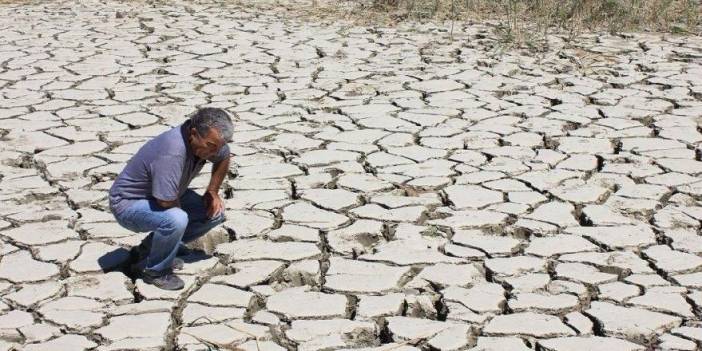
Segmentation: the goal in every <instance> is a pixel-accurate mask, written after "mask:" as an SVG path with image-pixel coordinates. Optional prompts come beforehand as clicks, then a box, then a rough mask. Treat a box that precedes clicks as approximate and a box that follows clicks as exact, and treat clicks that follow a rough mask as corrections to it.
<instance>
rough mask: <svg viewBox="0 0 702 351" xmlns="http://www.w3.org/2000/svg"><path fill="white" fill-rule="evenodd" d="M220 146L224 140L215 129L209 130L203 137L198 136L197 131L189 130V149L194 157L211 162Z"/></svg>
mask: <svg viewBox="0 0 702 351" xmlns="http://www.w3.org/2000/svg"><path fill="white" fill-rule="evenodd" d="M222 146H224V139H222V136H221V135H220V134H219V132H218V131H217V130H216V129H213V128H210V129H209V130H208V131H207V133H205V135H200V133H198V132H197V129H195V128H190V147H191V148H192V150H193V153H194V154H195V156H197V157H199V158H201V159H205V160H211V159H212V158H213V157H214V156H215V155H217V153H218V152H219V149H221V148H222Z"/></svg>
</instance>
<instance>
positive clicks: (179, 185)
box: [110, 120, 229, 213]
mask: <svg viewBox="0 0 702 351" xmlns="http://www.w3.org/2000/svg"><path fill="white" fill-rule="evenodd" d="M189 129H190V121H189V120H188V121H186V122H185V123H183V124H181V125H180V126H178V127H175V128H172V129H170V130H168V131H166V132H163V133H162V134H161V135H159V136H157V137H155V138H153V139H151V140H149V141H148V142H147V143H146V144H144V145H142V147H141V148H140V149H139V151H137V153H136V154H135V155H134V156H133V157H132V158H131V159H130V160H129V162H128V163H127V165H126V166H125V167H124V169H123V170H122V172H121V173H120V174H119V176H117V179H115V182H114V183H113V184H112V187H111V188H110V209H111V210H112V212H113V213H119V212H121V211H124V209H126V208H127V207H129V206H130V205H131V204H133V203H134V202H135V201H137V200H141V199H148V200H154V199H159V200H162V201H173V200H176V199H178V198H180V197H181V196H182V195H183V194H184V193H185V191H186V190H187V189H188V185H189V184H190V182H191V181H192V180H193V178H195V176H197V175H198V173H200V170H202V166H204V165H205V160H203V159H200V158H198V157H197V156H195V155H194V154H193V152H192V150H191V149H190V144H189V143H188V138H187V131H188V130H189ZM227 156H229V146H227V145H226V144H225V145H224V146H223V147H222V148H221V149H220V150H219V153H218V154H217V156H215V157H214V159H213V160H212V162H214V163H216V162H219V161H221V160H223V159H224V158H226V157H227Z"/></svg>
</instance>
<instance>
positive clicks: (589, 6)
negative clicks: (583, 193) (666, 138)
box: [316, 0, 702, 46]
mask: <svg viewBox="0 0 702 351" xmlns="http://www.w3.org/2000/svg"><path fill="white" fill-rule="evenodd" d="M322 2H323V0H322V1H319V2H316V3H317V5H318V6H319V8H318V10H322V11H320V12H322V13H324V14H326V16H342V17H345V18H347V19H353V20H356V21H361V22H365V23H367V24H370V23H375V24H378V23H382V24H385V25H393V24H396V23H399V22H401V21H404V20H432V21H446V20H448V21H494V23H495V30H496V32H497V33H498V34H499V35H500V38H501V39H502V40H503V41H504V42H505V43H512V44H518V45H525V46H531V45H534V44H535V43H540V42H542V41H543V38H545V36H546V35H547V34H549V33H556V32H557V33H560V34H563V35H564V37H565V38H566V39H573V38H575V37H577V35H578V34H581V33H584V32H588V31H608V32H610V33H620V32H624V31H655V32H669V33H675V34H700V22H701V20H702V5H701V1H700V0H367V1H358V0H345V1H341V2H337V3H335V5H331V6H324V5H320V4H321V3H322ZM331 7H333V8H331Z"/></svg>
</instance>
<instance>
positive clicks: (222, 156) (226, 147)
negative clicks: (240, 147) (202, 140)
mask: <svg viewBox="0 0 702 351" xmlns="http://www.w3.org/2000/svg"><path fill="white" fill-rule="evenodd" d="M229 153H230V151H229V145H227V144H224V146H222V147H221V148H220V149H219V153H217V156H215V157H214V158H213V159H212V163H217V162H219V161H222V160H224V159H225V158H227V156H229Z"/></svg>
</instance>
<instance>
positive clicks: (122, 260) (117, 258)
mask: <svg viewBox="0 0 702 351" xmlns="http://www.w3.org/2000/svg"><path fill="white" fill-rule="evenodd" d="M131 259H132V254H131V252H130V251H129V250H127V249H125V248H122V247H120V248H119V249H116V250H112V251H110V252H107V253H105V254H104V255H102V256H100V257H99V258H98V260H97V262H98V265H100V268H101V269H102V272H103V273H107V272H111V271H115V270H119V271H121V270H123V269H124V268H129V265H130V261H131Z"/></svg>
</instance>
